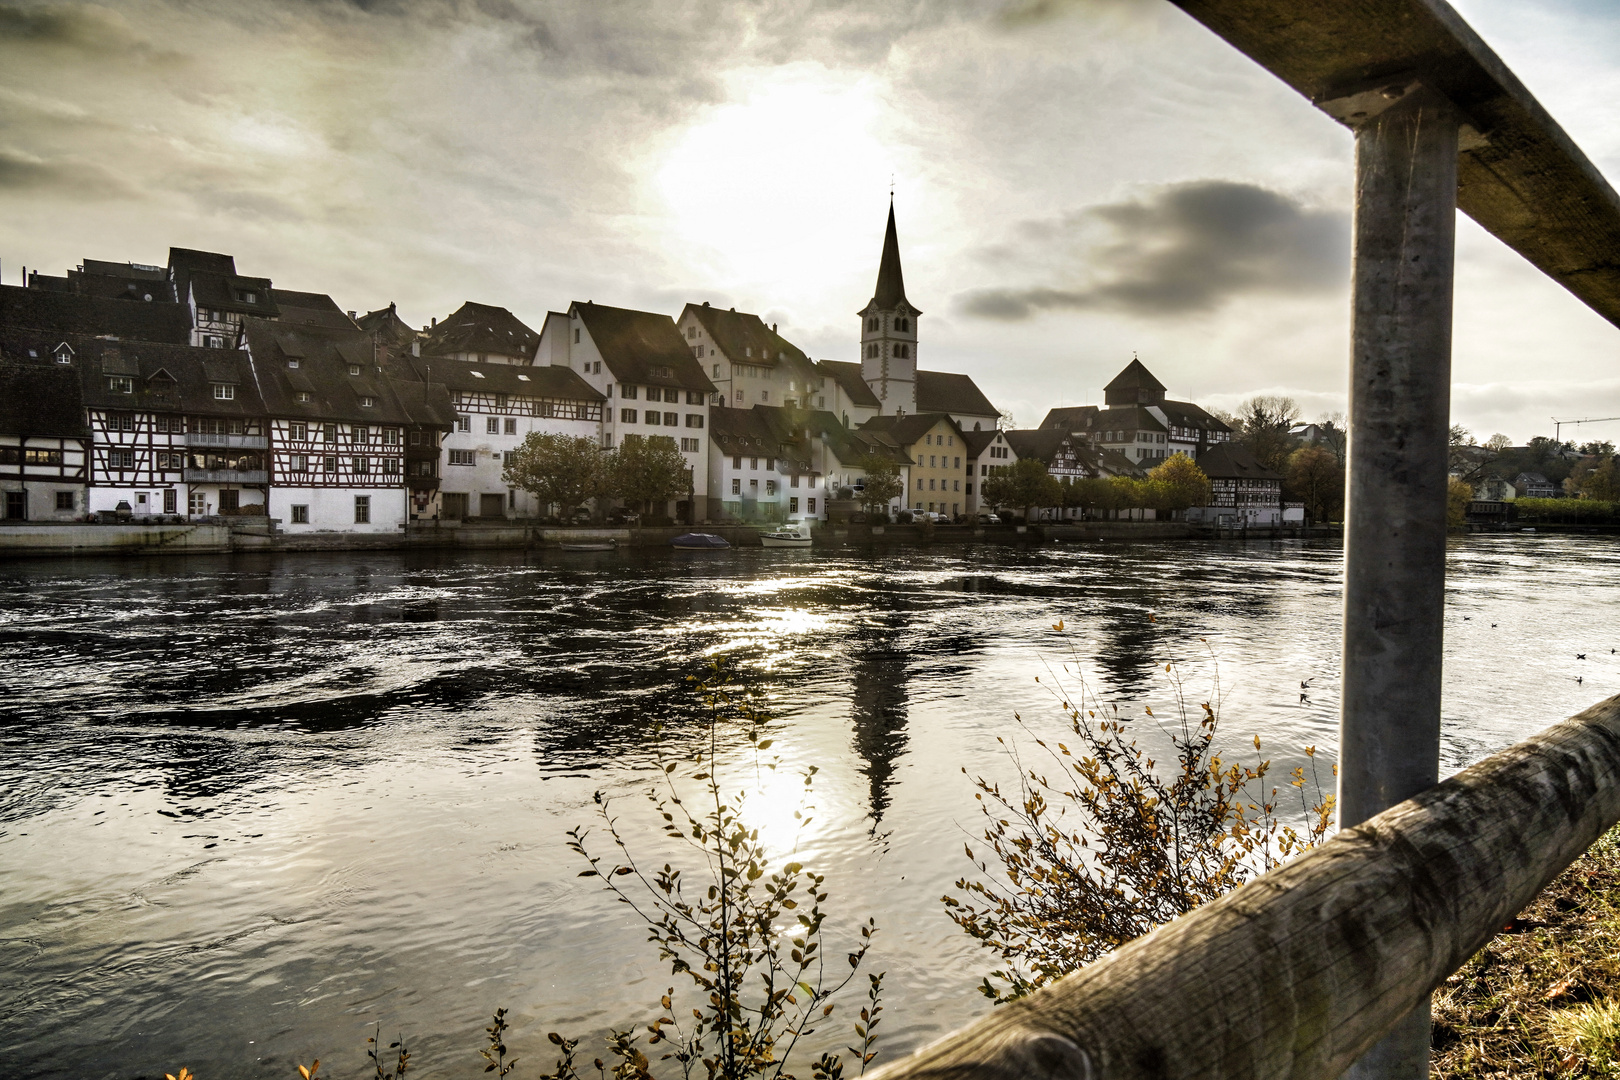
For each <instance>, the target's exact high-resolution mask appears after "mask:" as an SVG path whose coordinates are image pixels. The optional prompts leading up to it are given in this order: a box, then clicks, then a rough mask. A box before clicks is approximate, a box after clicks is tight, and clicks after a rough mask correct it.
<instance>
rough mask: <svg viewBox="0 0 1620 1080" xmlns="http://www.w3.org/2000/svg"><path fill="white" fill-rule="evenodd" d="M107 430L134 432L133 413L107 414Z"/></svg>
mask: <svg viewBox="0 0 1620 1080" xmlns="http://www.w3.org/2000/svg"><path fill="white" fill-rule="evenodd" d="M107 430H108V431H134V430H135V414H134V413H127V412H115V413H108V414H107Z"/></svg>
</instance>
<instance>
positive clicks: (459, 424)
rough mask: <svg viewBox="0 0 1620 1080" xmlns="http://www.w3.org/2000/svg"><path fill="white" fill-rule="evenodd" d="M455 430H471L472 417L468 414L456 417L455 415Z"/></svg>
mask: <svg viewBox="0 0 1620 1080" xmlns="http://www.w3.org/2000/svg"><path fill="white" fill-rule="evenodd" d="M456 430H457V431H471V430H472V417H470V416H458V417H456Z"/></svg>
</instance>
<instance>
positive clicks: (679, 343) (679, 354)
mask: <svg viewBox="0 0 1620 1080" xmlns="http://www.w3.org/2000/svg"><path fill="white" fill-rule="evenodd" d="M569 310H570V313H573V312H577V313H578V314H579V317H580V321H581V322H583V323H584V324H585V329H586V330H587V331H588V332H589V333H590V335H591V340H592V341H593V342H595V343H596V348H597V351H599V352H600V353H601V354H602V359H603V360H604V361H606V362H607V366H608V368H609V369H610V370H611V371H612V372H613V377H614V378H615V379H617V380H618V381H619V382H621V383H630V384H632V385H636V386H676V387H682V388H684V389H687V390H701V391H703V392H704V393H706V394H712V393H714V383H712V382H710V381H709V377H708V376H707V375H705V374H703V366H702V365H701V364H699V363H698V361H697V358H696V357H695V356H693V355H692V350H691V349H690V348H689V347H688V346H687V344H686V339H684V338H683V337H681V332H680V330H679V329H678V328H677V327H676V326H675V320H674V319H671V318H670V317H669V316H668V315H660V314H657V313H655V312H651V311H633V310H631V309H629V308H616V307H606V306H604V305H602V304H591V303H581V302H579V301H575V302H574V303H573V304H572V305H571V306H570V308H569Z"/></svg>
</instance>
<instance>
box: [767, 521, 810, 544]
mask: <svg viewBox="0 0 1620 1080" xmlns="http://www.w3.org/2000/svg"><path fill="white" fill-rule="evenodd" d="M759 545H760V547H768V548H807V547H809V546H810V527H809V526H808V525H806V524H805V523H804V522H797V523H795V524H794V525H791V526H789V527H787V528H785V529H778V530H776V531H775V532H768V533H760V534H759Z"/></svg>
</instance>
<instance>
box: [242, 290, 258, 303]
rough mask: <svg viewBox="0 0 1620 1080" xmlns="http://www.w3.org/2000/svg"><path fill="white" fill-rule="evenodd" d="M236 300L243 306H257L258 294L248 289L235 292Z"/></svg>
mask: <svg viewBox="0 0 1620 1080" xmlns="http://www.w3.org/2000/svg"><path fill="white" fill-rule="evenodd" d="M236 298H237V299H238V300H240V301H242V303H244V304H257V303H258V302H259V294H258V293H256V292H253V291H251V290H249V289H239V290H237V293H236Z"/></svg>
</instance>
